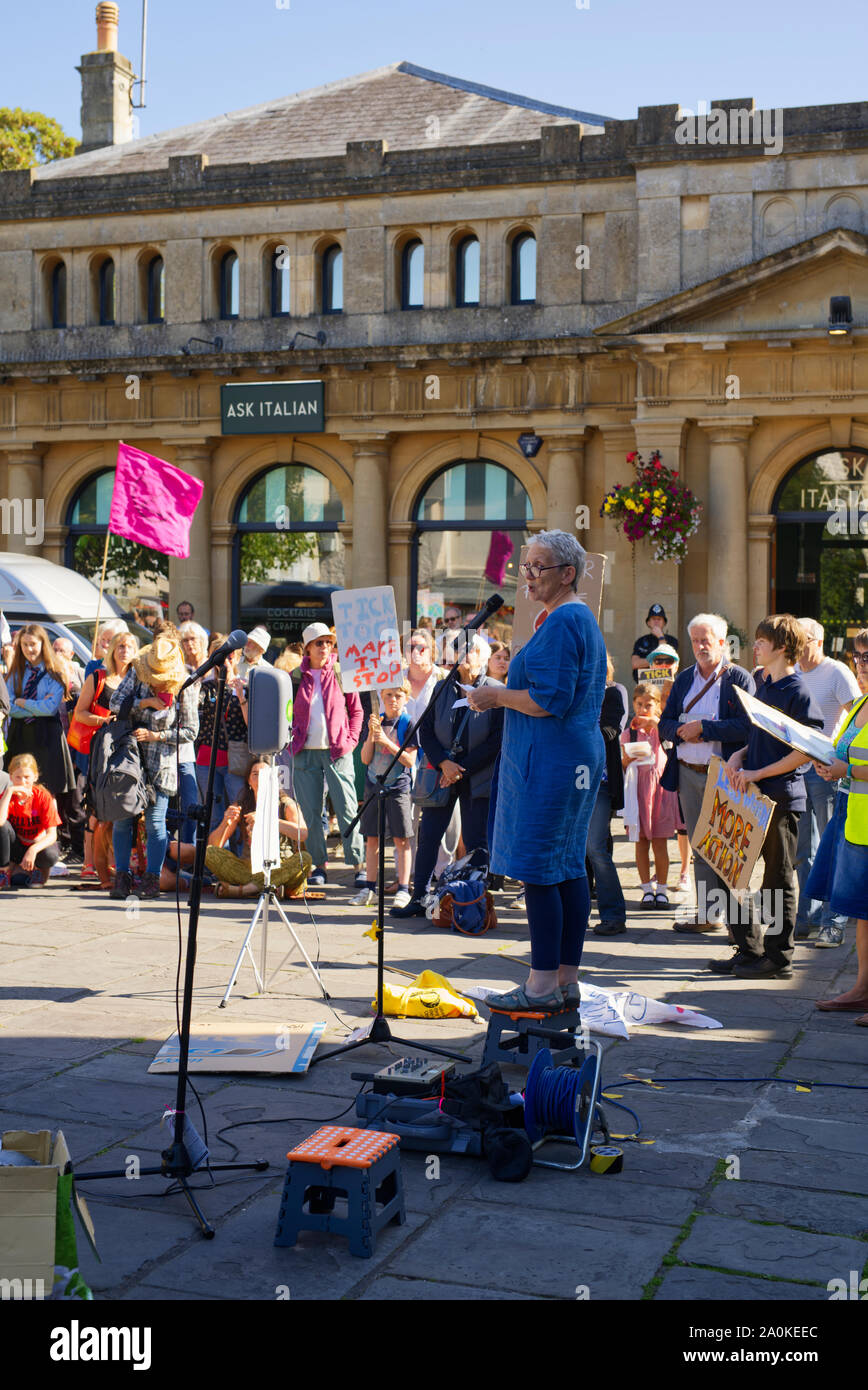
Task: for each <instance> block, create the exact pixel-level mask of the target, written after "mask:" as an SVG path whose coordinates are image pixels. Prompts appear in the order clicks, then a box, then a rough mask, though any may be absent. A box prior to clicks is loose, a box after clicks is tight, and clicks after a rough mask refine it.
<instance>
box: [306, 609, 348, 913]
mask: <svg viewBox="0 0 868 1390" xmlns="http://www.w3.org/2000/svg"><path fill="white" fill-rule="evenodd" d="M301 638H302V641H303V643H304V656H303V658H302V662H301V666H300V667H299V671H300V679H299V684H298V693H297V694H296V696H295V703H294V706H293V714H292V734H291V737H290V752H291V753H292V764H291V767H292V779H293V786H292V795H293V796H295V797H297V798H298V804H299V806H300V807H301V812H302V815H303V816H304V819H305V821H306V822H307V826H308V839H307V849H308V853H309V854H310V856H311V858H312V859H313V862H314V865H315V868H314V872H313V873H312V874H311V875H310V877H309V879H308V882H309V883H311V884H313V885H317V884H322V883H325V882H326V842H325V836H324V835H323V829H322V801H323V778H325V782H326V786H327V787H328V793H329V796H330V797H331V800H332V805H333V806H334V809H335V815H336V816H337V818H338V826H339V828H340V832H341V838H342V839H343V843H344V859H345V861H346V863H347V864H352V865H354V866H356V869H357V874H356V878H357V880H358V878H359V877H360V876H361V880H362V882H361V884H359V883H358V882H357V885H356V886H357V887H363V886H364V883H365V878H364V874H360V870H361V867H362V860H363V859H364V846H363V843H362V835H361V831H360V830H359V827H358V826H356V827H355V828H354V830H353V831H352V832H351V833H348V831H347V827H348V826H349V824H350V821H352V820H354V819H355V816H356V814H357V812H358V809H359V808H358V801H357V800H356V781H355V769H354V767H353V749H354V748H355V746H356V744H357V743H358V741H359V734H360V733H361V731H362V718H363V714H362V702H361V700H360V699H359V697H358V695H356V694H354V693H352V692H350V693H349V694H347V695H345V694H344V692H343V691H342V690H341V686H340V681H339V679H338V677H337V675H336V673H335V669H334V637H333V636H332V634H331V630H330V629H329V628H327V627H326V625H325V623H310V624H309V626H308V627H306V628H305V629H304V632H303V633H302V634H301Z"/></svg>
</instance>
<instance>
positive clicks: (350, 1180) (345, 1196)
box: [274, 1125, 407, 1260]
mask: <svg viewBox="0 0 868 1390" xmlns="http://www.w3.org/2000/svg"><path fill="white" fill-rule="evenodd" d="M286 1156H287V1158H288V1159H289V1167H288V1168H287V1171H286V1178H285V1180H284V1184H283V1194H282V1196H281V1199H280V1216H279V1218H278V1222H277V1234H276V1236H275V1237H274V1243H275V1245H295V1243H296V1241H297V1240H298V1236H299V1232H300V1231H329V1232H331V1233H332V1234H334V1235H342V1236H347V1237H348V1239H349V1243H350V1254H351V1255H358V1256H359V1257H360V1258H361V1259H366V1260H367V1259H370V1258H371V1256H372V1255H373V1253H374V1247H375V1245H376V1240H377V1232H378V1231H380V1230H381V1229H382V1227H383V1226H387V1225H388V1224H389V1222H390V1221H397V1222H398V1225H399V1226H403V1225H404V1223H405V1221H406V1220H407V1216H406V1212H405V1211H404V1189H403V1186H402V1183H401V1155H400V1141H399V1139H398V1136H397V1135H395V1134H383V1133H381V1132H380V1131H379V1130H370V1129H351V1128H349V1127H348V1126H344V1125H325V1126H324V1127H323V1128H322V1129H318V1130H317V1131H316V1133H315V1134H311V1135H310V1136H309V1137H308V1138H307V1139H304V1140H303V1141H302V1143H300V1144H298V1145H296V1147H295V1148H294V1149H290V1151H289V1153H288V1154H287V1155H286ZM338 1206H340V1208H341V1209H340V1210H338ZM344 1208H345V1209H344Z"/></svg>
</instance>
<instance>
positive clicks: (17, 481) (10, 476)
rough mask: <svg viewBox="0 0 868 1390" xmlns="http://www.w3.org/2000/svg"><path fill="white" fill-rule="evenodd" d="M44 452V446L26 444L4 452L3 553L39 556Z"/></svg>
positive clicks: (42, 523)
mask: <svg viewBox="0 0 868 1390" xmlns="http://www.w3.org/2000/svg"><path fill="white" fill-rule="evenodd" d="M45 449H46V445H44V444H28V445H26V446H23V447H22V448H19V449H7V450H6V463H7V468H6V496H5V498H4V499H3V501H4V507H3V514H2V516H0V524H2V534H0V540H2V541H3V543H4V546H5V549H6V550H13V551H17V552H20V553H22V554H24V555H39V554H41V552H42V542H43V539H44V527H45V490H44V487H43V479H42V455H43V454H44V453H45ZM28 541H29V542H30V544H28Z"/></svg>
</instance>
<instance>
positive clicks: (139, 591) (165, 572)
mask: <svg viewBox="0 0 868 1390" xmlns="http://www.w3.org/2000/svg"><path fill="white" fill-rule="evenodd" d="M114 481H115V474H114V469H113V468H107V469H103V470H101V471H100V472H98V473H92V474H91V475H90V477H89V478H87V479H86V481H85V482H84V483H82V485H81V487H79V488H78V490H77V492H76V493H75V494H74V496H73V498H72V501H71V502H70V505H69V508H68V510H67V514H66V525H67V533H66V556H65V561H64V563H65V564H66V565H67V567H68V568H69V569H73V570H75V571H76V572H77V573H78V574H83V575H85V576H86V577H87V578H88V579H92V580H93V581H94V582H95V583H96V584H99V580H100V573H101V571H102V562H103V555H104V553H105V538H106V530H107V528H108V520H109V512H110V511H111V504H112V489H113V488H114ZM105 592H106V593H107V594H110V595H111V597H112V598H114V599H115V600H116V601H117V603H118V604H119V605H120V608H121V610H122V611H123V613H124V615H125V616H126V614H128V613H129V614H138V615H139V618H140V619H144V627H143V629H142V630H139V629H138V628H136V627H135V622H136V619H135V618H134V617H133V618H128V619H127V621H128V622H129V623H130V626H131V627H132V628H134V630H135V631H136V634H137V636H138V637H139V638H140V639H141V640H142V641H145V640H147V637H148V633H147V631H146V629H147V628H148V627H150V626H153V623H154V621H156V619H157V618H160V617H165V615H166V612H167V608H168V598H169V557H168V555H160V554H159V553H158V552H157V551H156V550H148V548H147V547H146V546H144V545H137V544H136V543H135V542H134V541H128V540H126V539H125V538H124V537H123V536H115V535H112V536H111V539H110V540H109V549H108V563H107V565H106V580H105ZM104 616H105V617H109V616H111V610H109V609H107V610H106V611H105V614H104ZM67 626H69V627H73V628H75V630H76V631H77V632H78V633H80V635H81V636H82V637H83V639H84V640H85V641H86V642H87V643H88V644H90V643H92V641H93V626H94V625H93V622H92V621H84V620H82V621H78V620H72V621H70V622H69V623H68V624H67Z"/></svg>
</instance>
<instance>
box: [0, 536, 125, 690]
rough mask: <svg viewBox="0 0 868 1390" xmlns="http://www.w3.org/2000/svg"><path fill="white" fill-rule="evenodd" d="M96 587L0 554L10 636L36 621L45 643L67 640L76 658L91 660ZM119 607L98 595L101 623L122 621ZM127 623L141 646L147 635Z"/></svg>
mask: <svg viewBox="0 0 868 1390" xmlns="http://www.w3.org/2000/svg"><path fill="white" fill-rule="evenodd" d="M98 602H99V589H98V588H97V586H96V585H95V584H93V583H91V581H90V580H89V579H85V578H84V576H83V575H81V574H76V572H75V570H70V569H66V568H65V567H64V566H63V565H55V564H53V563H52V562H51V560H43V559H42V557H41V556H40V555H28V554H19V553H18V552H17V551H11V550H9V551H2V552H0V611H2V612H3V613H4V614H5V615H6V620H7V622H8V623H9V626H10V628H11V630H12V631H13V632H15V631H16V630H17V629H18V628H20V627H23V626H24V624H25V623H41V625H42V626H43V627H44V628H45V630H46V632H47V633H48V637H49V640H50V641H51V642H53V641H54V639H55V638H56V637H68V638H69V640H70V642H71V643H72V645H73V647H74V648H75V654H76V660H78V661H80V662H81V663H82V664H85V663H86V662H88V661H90V658H91V651H92V649H93V635H94V629H95V627H96V619H97V605H98ZM122 616H123V614H122V613H121V609H120V606H119V604H118V603H117V602H116V601H115V600H114V599H113V598H111V597H110V596H109V595H108V594H105V593H104V594H103V597H102V607H101V609H100V621H101V622H105V621H107V619H109V618H117V617H122ZM126 621H127V624H128V626H129V629H130V631H131V632H134V633H135V634H136V636H137V637H138V638H139V641H140V642H142V643H143V644H144V643H146V642H150V641H152V640H153V639H152V636H151V634H150V633H149V632H148V631H147V630H146V629H145V628H143V627H140V625H139V624H138V623H136V622H134V621H132V620H131V619H130V618H127V620H126Z"/></svg>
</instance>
